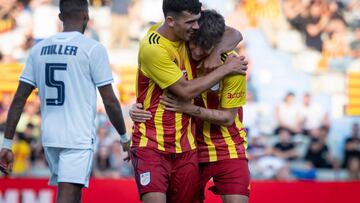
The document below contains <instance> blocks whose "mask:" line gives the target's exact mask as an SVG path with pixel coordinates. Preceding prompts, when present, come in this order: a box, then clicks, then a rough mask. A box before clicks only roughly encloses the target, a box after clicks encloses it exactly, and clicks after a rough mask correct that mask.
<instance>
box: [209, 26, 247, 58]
mask: <svg viewBox="0 0 360 203" xmlns="http://www.w3.org/2000/svg"><path fill="white" fill-rule="evenodd" d="M242 40H243V36H242V34H241V33H240V32H239V31H238V30H236V29H234V28H232V27H229V26H226V28H225V32H224V34H223V36H222V38H221V41H220V43H218V44H217V45H216V46H215V47H214V50H213V51H214V52H216V53H218V54H222V53H224V52H227V51H231V50H234V49H235V48H236V47H237V45H238V44H239V43H240V42H241V41H242Z"/></svg>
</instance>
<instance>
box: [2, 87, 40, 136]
mask: <svg viewBox="0 0 360 203" xmlns="http://www.w3.org/2000/svg"><path fill="white" fill-rule="evenodd" d="M33 89H34V87H33V86H31V85H29V84H27V83H24V82H20V83H19V86H18V88H17V90H16V94H15V97H14V99H13V101H12V103H11V105H10V109H9V112H8V116H7V119H6V127H5V138H7V139H13V137H14V134H15V130H16V126H17V124H18V122H19V120H20V117H21V113H22V112H23V109H24V106H25V103H26V100H27V98H28V97H29V96H30V94H31V92H32V91H33Z"/></svg>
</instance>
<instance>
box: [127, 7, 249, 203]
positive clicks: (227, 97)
mask: <svg viewBox="0 0 360 203" xmlns="http://www.w3.org/2000/svg"><path fill="white" fill-rule="evenodd" d="M224 30H225V22H224V19H223V17H222V16H221V15H220V14H218V13H217V12H215V11H212V10H205V11H202V12H201V17H200V19H199V30H197V32H196V34H195V35H194V36H193V37H192V40H191V41H190V42H189V46H188V49H189V53H190V54H191V62H192V63H191V64H192V68H193V71H194V76H195V77H196V76H203V75H204V69H197V66H198V65H199V64H201V61H202V60H203V59H205V58H206V57H207V56H208V55H209V54H210V52H211V51H212V50H213V48H214V47H215V46H216V45H217V43H218V42H219V41H220V39H221V37H222V35H223V33H224ZM232 54H234V55H237V54H236V52H234V51H232V52H228V53H223V54H222V56H221V62H222V63H224V62H225V60H226V58H227V57H229V55H232ZM162 98H163V100H162V101H161V102H160V103H161V104H163V105H165V106H166V107H165V110H169V111H175V112H182V113H186V114H189V115H191V116H194V117H196V118H195V119H194V120H195V122H194V123H195V126H196V127H195V128H196V142H197V147H198V156H199V162H200V201H201V202H203V200H204V190H205V187H206V183H207V182H208V181H209V180H210V179H211V178H213V180H214V183H215V185H214V186H213V187H211V188H210V189H211V190H212V191H213V192H214V193H215V194H218V195H221V197H222V199H223V202H225V203H246V202H248V196H249V189H250V188H249V184H250V174H249V169H248V162H247V158H246V147H247V142H246V132H245V129H244V126H243V124H242V106H243V105H244V104H245V103H246V78H245V76H243V75H231V76H226V77H225V78H224V79H222V80H221V81H220V82H219V83H218V84H216V85H214V86H213V87H212V88H211V89H209V90H207V91H206V92H204V93H202V95H201V96H200V97H199V98H197V99H196V100H195V105H193V104H192V103H191V102H188V101H183V100H181V98H177V97H175V96H172V95H171V94H168V95H167V96H163V97H162ZM138 106H139V107H141V105H140V104H138ZM130 115H131V117H132V119H133V120H134V121H135V122H144V121H146V120H147V119H149V118H150V112H147V111H142V110H140V109H137V108H135V107H133V108H132V110H131V112H130Z"/></svg>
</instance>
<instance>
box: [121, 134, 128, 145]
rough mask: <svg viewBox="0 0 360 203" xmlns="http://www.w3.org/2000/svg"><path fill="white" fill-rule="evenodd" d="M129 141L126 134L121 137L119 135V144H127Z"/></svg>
mask: <svg viewBox="0 0 360 203" xmlns="http://www.w3.org/2000/svg"><path fill="white" fill-rule="evenodd" d="M129 141H130V137H129V135H128V134H127V133H124V134H122V135H120V142H121V143H127V142H129Z"/></svg>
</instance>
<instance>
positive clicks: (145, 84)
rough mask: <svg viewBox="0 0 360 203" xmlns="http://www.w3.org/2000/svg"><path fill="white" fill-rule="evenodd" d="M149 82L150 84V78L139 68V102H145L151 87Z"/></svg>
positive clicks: (137, 99) (137, 100)
mask: <svg viewBox="0 0 360 203" xmlns="http://www.w3.org/2000/svg"><path fill="white" fill-rule="evenodd" d="M149 84H150V79H149V78H148V77H146V76H145V75H144V74H143V73H142V71H141V70H140V69H138V80H137V90H138V95H137V98H136V102H137V103H143V102H144V100H145V98H146V94H147V91H148V88H149Z"/></svg>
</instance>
